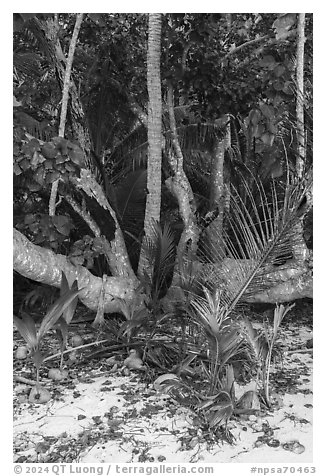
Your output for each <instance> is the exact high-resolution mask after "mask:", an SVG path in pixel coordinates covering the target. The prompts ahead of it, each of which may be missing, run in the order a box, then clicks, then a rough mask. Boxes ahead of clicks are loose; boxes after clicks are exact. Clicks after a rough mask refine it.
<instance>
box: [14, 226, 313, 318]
mask: <svg viewBox="0 0 326 476" xmlns="http://www.w3.org/2000/svg"><path fill="white" fill-rule="evenodd" d="M248 261H249V260H248ZM197 264H198V266H203V265H200V264H199V263H197ZM249 264H250V263H249ZM237 266H238V263H237V260H232V259H226V260H225V263H224V264H223V270H224V272H225V273H226V274H227V277H228V279H230V280H232V279H233V278H232V276H233V275H234V279H236V276H237V272H236V270H237ZM13 267H14V270H15V271H17V272H18V273H19V274H21V275H22V276H25V277H26V278H29V279H33V280H34V281H37V282H40V283H44V284H48V285H50V286H55V287H57V288H59V287H60V284H61V274H62V272H64V273H65V275H66V277H67V279H68V282H69V284H70V285H71V284H72V283H73V281H74V280H75V279H77V283H78V288H79V289H82V290H81V292H80V294H79V298H80V300H81V302H82V303H83V304H84V305H85V306H86V307H88V308H89V309H90V310H92V311H97V310H98V307H99V303H100V300H101V299H102V300H103V304H104V306H103V310H104V312H106V313H114V312H121V311H122V308H123V306H124V303H127V304H132V305H133V306H136V307H138V306H139V307H141V306H142V305H143V298H144V296H143V295H142V294H141V293H140V292H139V282H137V281H136V280H135V279H131V278H126V277H113V276H109V277H106V279H105V280H103V279H101V278H99V277H97V276H94V275H92V273H91V272H90V271H89V270H88V269H86V268H84V267H83V266H74V265H73V264H72V263H71V262H70V261H69V259H68V258H67V257H66V256H64V255H61V254H56V253H54V252H53V251H51V250H49V249H46V248H43V247H41V246H37V245H34V244H33V243H31V242H30V241H29V240H28V239H27V238H26V237H25V236H24V235H23V234H22V233H20V232H19V231H17V230H14V265H13ZM198 272H199V273H200V274H202V275H203V276H204V277H205V279H207V280H211V278H212V274H214V273H219V274H220V273H221V267H220V265H219V266H217V267H214V265H206V266H205V265H204V266H203V267H202V269H200V268H198ZM267 278H270V279H271V281H273V282H275V280H276V279H278V280H279V284H278V285H276V286H273V287H271V288H270V289H267V290H266V291H264V292H262V293H259V294H257V295H256V296H251V297H250V299H249V300H248V302H270V303H277V302H286V301H293V300H294V299H299V298H303V297H312V276H311V269H309V267H308V266H306V267H296V266H295V265H293V266H290V265H284V266H279V267H276V268H275V270H273V271H271V273H270V275H269V276H267Z"/></svg>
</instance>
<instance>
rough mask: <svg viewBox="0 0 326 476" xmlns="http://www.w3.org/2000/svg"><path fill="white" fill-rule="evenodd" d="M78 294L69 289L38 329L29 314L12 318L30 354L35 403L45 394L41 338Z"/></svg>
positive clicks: (43, 356)
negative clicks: (34, 384)
mask: <svg viewBox="0 0 326 476" xmlns="http://www.w3.org/2000/svg"><path fill="white" fill-rule="evenodd" d="M63 276H64V274H63ZM78 293H79V291H78V290H76V289H74V290H72V289H70V290H68V291H67V292H66V293H65V294H64V295H62V296H60V297H59V298H58V299H57V300H56V301H55V302H54V303H53V304H52V305H51V306H50V308H49V310H48V312H47V313H46V315H45V316H44V317H43V319H42V322H41V325H40V327H39V328H38V329H37V328H36V324H35V321H34V319H33V318H32V317H31V316H30V315H29V314H27V313H25V312H22V318H21V319H20V318H18V317H17V316H14V324H15V326H16V328H17V330H18V332H19V333H20V335H21V336H22V338H23V339H24V340H25V342H26V344H27V346H28V348H29V350H30V352H31V357H32V360H33V362H34V365H35V369H36V386H35V391H34V393H35V401H40V400H42V399H43V394H44V392H46V391H45V390H44V389H42V388H41V386H40V367H41V365H42V363H43V361H44V358H45V355H44V354H42V353H41V349H40V347H41V343H42V340H43V337H44V336H45V334H46V333H47V332H48V331H49V330H50V329H52V328H53V327H54V325H55V324H56V323H57V322H58V320H59V318H60V316H61V315H62V313H63V312H64V311H65V310H66V309H67V308H68V306H69V305H70V304H71V303H72V301H73V300H74V299H75V298H76V296H77V295H78ZM33 395H34V394H33Z"/></svg>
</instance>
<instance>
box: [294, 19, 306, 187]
mask: <svg viewBox="0 0 326 476" xmlns="http://www.w3.org/2000/svg"><path fill="white" fill-rule="evenodd" d="M297 28H298V39H297V69H296V71H297V141H298V156H297V163H296V169H297V175H298V177H299V178H302V176H303V173H304V166H305V158H306V146H305V123H304V44H305V13H299V14H298V27H297Z"/></svg>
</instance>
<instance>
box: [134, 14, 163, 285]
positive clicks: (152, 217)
mask: <svg viewBox="0 0 326 476" xmlns="http://www.w3.org/2000/svg"><path fill="white" fill-rule="evenodd" d="M161 30H162V14H161V13H150V14H149V24H148V49H147V89H148V127H147V130H148V159H147V193H148V195H147V200H146V209H145V219H144V232H145V233H144V241H143V246H142V249H141V253H140V258H139V266H138V274H139V275H141V274H143V272H144V271H145V270H146V272H147V274H148V275H149V276H151V269H150V264H149V263H148V262H147V260H146V253H145V248H144V243H145V240H148V239H150V238H151V237H152V235H153V222H159V221H160V214H161V169H162V92H161V69H160V58H161Z"/></svg>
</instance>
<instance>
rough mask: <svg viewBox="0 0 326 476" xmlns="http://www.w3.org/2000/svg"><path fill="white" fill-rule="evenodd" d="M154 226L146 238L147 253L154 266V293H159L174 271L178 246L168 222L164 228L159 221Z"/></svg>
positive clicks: (152, 286) (152, 283) (152, 280)
mask: <svg viewBox="0 0 326 476" xmlns="http://www.w3.org/2000/svg"><path fill="white" fill-rule="evenodd" d="M152 227H153V228H152V233H151V236H150V238H147V239H145V253H146V256H147V259H148V261H149V262H150V263H151V264H152V268H153V274H152V279H151V288H152V293H155V294H159V293H160V292H161V291H162V289H163V287H164V285H165V284H166V282H167V279H168V278H169V277H170V276H171V273H172V271H173V268H174V264H175V253H176V250H175V248H176V247H175V242H174V236H173V232H172V230H171V227H170V225H169V224H168V223H165V224H164V225H163V228H162V227H161V226H160V224H159V223H157V222H154V223H153V224H152Z"/></svg>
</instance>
